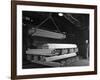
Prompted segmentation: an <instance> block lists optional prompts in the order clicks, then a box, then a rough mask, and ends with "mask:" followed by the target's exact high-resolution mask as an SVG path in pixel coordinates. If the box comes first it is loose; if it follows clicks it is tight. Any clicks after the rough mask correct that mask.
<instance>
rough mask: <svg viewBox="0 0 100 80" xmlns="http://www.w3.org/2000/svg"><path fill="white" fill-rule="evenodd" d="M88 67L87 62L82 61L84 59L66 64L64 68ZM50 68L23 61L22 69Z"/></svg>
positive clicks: (85, 60)
mask: <svg viewBox="0 0 100 80" xmlns="http://www.w3.org/2000/svg"><path fill="white" fill-rule="evenodd" d="M88 65H89V60H88V59H84V58H80V57H79V58H78V60H77V61H74V62H72V63H71V64H67V65H66V63H65V66H66V67H71V66H88ZM49 67H50V66H44V65H40V64H36V63H31V62H29V61H25V63H24V65H23V68H24V69H28V68H49Z"/></svg>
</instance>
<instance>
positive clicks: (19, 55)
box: [17, 5, 94, 75]
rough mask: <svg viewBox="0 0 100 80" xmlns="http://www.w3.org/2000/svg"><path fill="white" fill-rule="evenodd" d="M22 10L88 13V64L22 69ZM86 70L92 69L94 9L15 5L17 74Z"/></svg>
mask: <svg viewBox="0 0 100 80" xmlns="http://www.w3.org/2000/svg"><path fill="white" fill-rule="evenodd" d="M23 10H25V11H41V12H64V13H82V14H83V13H84V14H89V34H90V35H89V40H90V41H89V42H90V44H89V46H90V62H89V63H90V65H89V66H79V67H60V68H59V67H58V68H42V69H39V68H38V69H36V68H35V69H34V68H32V69H22V11H23ZM86 71H94V9H81V8H62V7H46V6H29V5H17V75H31V74H32V75H36V74H51V73H69V72H86Z"/></svg>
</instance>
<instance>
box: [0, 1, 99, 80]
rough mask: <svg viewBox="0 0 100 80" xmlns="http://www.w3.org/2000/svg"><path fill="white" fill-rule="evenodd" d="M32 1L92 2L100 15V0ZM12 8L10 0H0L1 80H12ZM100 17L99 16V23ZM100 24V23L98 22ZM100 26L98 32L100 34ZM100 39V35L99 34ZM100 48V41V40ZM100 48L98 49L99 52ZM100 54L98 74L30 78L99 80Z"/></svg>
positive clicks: (45, 79)
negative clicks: (96, 6)
mask: <svg viewBox="0 0 100 80" xmlns="http://www.w3.org/2000/svg"><path fill="white" fill-rule="evenodd" d="M32 1H45V2H58V3H75V4H91V5H94V4H95V5H98V16H100V1H99V0H32ZM10 12H11V9H10V0H0V80H10V72H11V71H10V68H11V66H10V65H11V51H10V50H11V48H10V47H11V45H10V44H11V29H10V27H11V24H10V23H11V13H10ZM99 22H100V17H98V23H99ZM98 26H100V24H98ZM99 30H100V27H98V34H100V31H99ZM98 41H100V36H99V35H98ZM98 48H100V42H98ZM99 52H100V49H98V53H99ZM99 56H100V54H98V74H97V75H88V76H87V75H84V76H71V77H59V78H44V79H30V80H55V79H58V80H99V79H100V62H99V61H100V58H99ZM28 80H29V79H28Z"/></svg>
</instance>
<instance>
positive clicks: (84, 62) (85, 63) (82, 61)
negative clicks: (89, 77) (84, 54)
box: [67, 58, 89, 66]
mask: <svg viewBox="0 0 100 80" xmlns="http://www.w3.org/2000/svg"><path fill="white" fill-rule="evenodd" d="M88 65H89V60H88V59H82V58H81V59H79V60H78V61H76V62H73V63H71V64H69V65H67V66H88Z"/></svg>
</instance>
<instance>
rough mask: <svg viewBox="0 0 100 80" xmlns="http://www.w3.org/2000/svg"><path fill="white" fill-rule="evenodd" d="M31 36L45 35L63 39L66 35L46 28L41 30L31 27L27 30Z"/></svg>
mask: <svg viewBox="0 0 100 80" xmlns="http://www.w3.org/2000/svg"><path fill="white" fill-rule="evenodd" d="M29 33H30V34H32V36H40V37H46V38H53V39H65V38H66V35H65V34H62V33H56V32H52V31H48V30H43V29H36V28H32V29H31V30H30V31H29Z"/></svg>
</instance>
